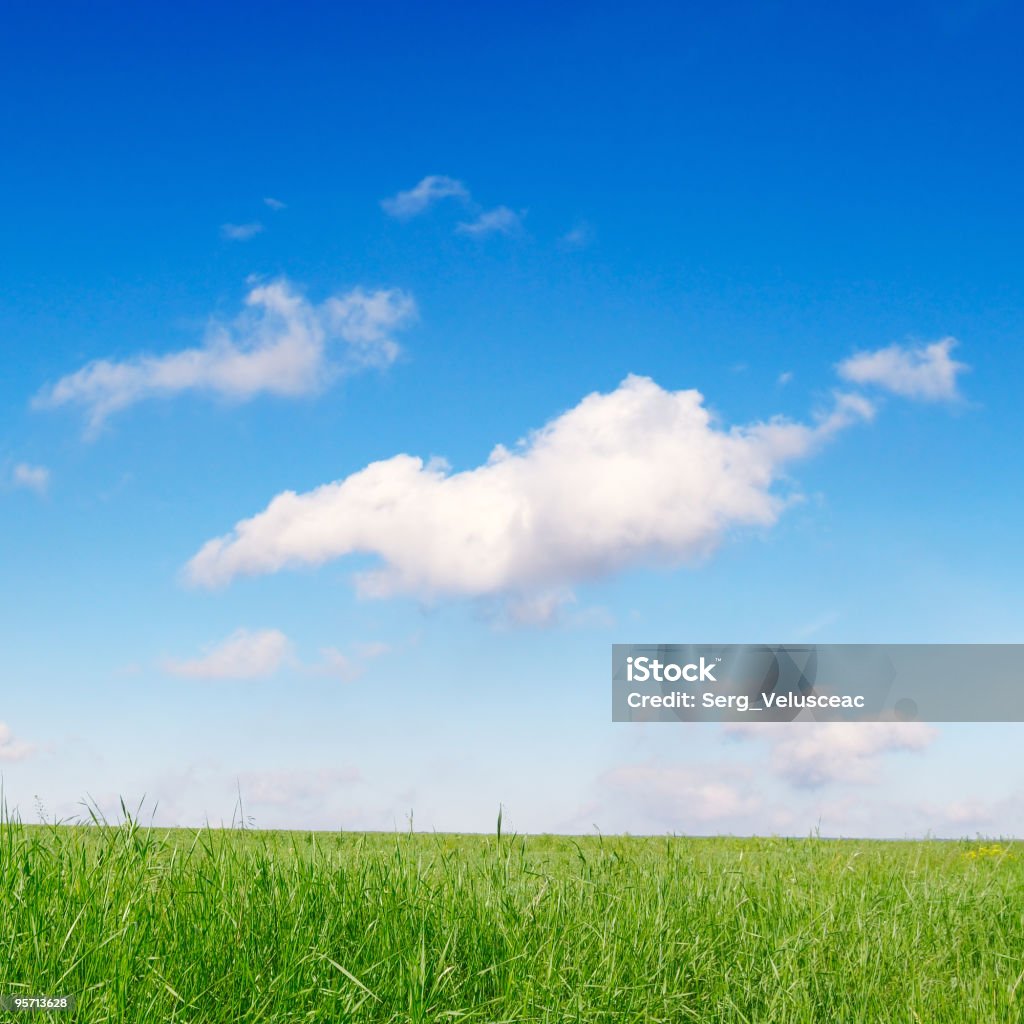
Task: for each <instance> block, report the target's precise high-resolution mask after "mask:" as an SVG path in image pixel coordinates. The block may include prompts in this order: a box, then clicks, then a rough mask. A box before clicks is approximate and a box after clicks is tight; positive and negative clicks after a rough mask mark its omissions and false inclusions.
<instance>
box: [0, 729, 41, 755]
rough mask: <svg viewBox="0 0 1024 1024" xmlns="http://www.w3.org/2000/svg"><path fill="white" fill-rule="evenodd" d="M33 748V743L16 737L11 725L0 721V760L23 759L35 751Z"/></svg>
mask: <svg viewBox="0 0 1024 1024" xmlns="http://www.w3.org/2000/svg"><path fill="white" fill-rule="evenodd" d="M35 749H36V748H35V746H33V744H31V743H25V742H23V741H22V740H19V739H16V738H15V736H14V734H13V733H12V732H11V727H10V726H9V725H8V724H7V723H6V722H0V761H24V760H25V758H26V757H29V756H30V755H31V754H33V753H35Z"/></svg>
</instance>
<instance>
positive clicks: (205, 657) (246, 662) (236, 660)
mask: <svg viewBox="0 0 1024 1024" xmlns="http://www.w3.org/2000/svg"><path fill="white" fill-rule="evenodd" d="M290 654H291V641H289V639H288V637H286V636H285V635H284V633H282V632H281V631H280V630H279V629H260V630H248V629H236V630H235V632H234V633H232V634H231V635H230V636H229V637H228V638H227V639H226V640H222V641H221V642H220V643H219V644H217V645H215V646H214V647H211V648H209V649H208V650H207V651H206V652H205V653H204V654H202V655H201V656H200V657H198V658H190V659H186V660H183V661H178V660H173V659H169V660H167V661H165V662H164V666H163V667H164V670H165V671H167V672H169V673H170V674H171V675H174V676H181V677H182V678H185V679H266V678H267V677H268V676H272V675H273V674H274V673H275V672H277V670H278V669H279V668H280V667H281V665H282V664H283V663H284V661H285V659H286V658H287V657H288V656H289V655H290Z"/></svg>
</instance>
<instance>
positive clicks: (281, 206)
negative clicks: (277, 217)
mask: <svg viewBox="0 0 1024 1024" xmlns="http://www.w3.org/2000/svg"><path fill="white" fill-rule="evenodd" d="M263 203H264V205H265V206H269V207H270V209H272V210H274V211H277V210H286V209H287V208H288V204H287V203H282V202H281V200H280V199H274V197H273V196H266V197H265V198H264V200H263Z"/></svg>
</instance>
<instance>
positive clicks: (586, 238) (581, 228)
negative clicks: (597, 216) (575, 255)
mask: <svg viewBox="0 0 1024 1024" xmlns="http://www.w3.org/2000/svg"><path fill="white" fill-rule="evenodd" d="M593 240H594V229H593V228H592V227H591V226H590V225H589V224H588V223H587V222H586V221H583V222H581V223H579V224H577V225H576V226H575V227H574V228H572V229H571V230H569V231H566V233H565V234H564V235H562V237H561V238H560V239H559V240H558V244H559V246H561V248H563V249H572V250H578V249H585V248H586V247H587V246H588V245H590V244H591V242H593Z"/></svg>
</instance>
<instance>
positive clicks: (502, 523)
mask: <svg viewBox="0 0 1024 1024" xmlns="http://www.w3.org/2000/svg"><path fill="white" fill-rule="evenodd" d="M872 413H873V408H872V406H871V405H870V403H868V402H867V401H866V400H865V399H863V398H861V397H859V396H855V395H838V396H836V398H835V400H834V405H833V408H832V409H831V410H830V411H829V412H827V413H825V414H823V415H822V416H821V417H820V418H819V419H818V420H817V421H816V422H815V423H813V424H810V425H807V424H802V423H797V422H791V421H787V420H783V419H773V420H771V421H769V422H766V423H765V422H762V423H753V424H750V425H748V426H740V427H733V428H731V429H728V428H722V427H719V426H718V425H717V424H716V423H715V422H714V420H713V417H712V415H711V413H710V412H709V411H708V410H707V408H706V407H705V405H704V398H703V396H702V395H701V394H700V393H699V392H697V391H692V390H691V391H675V392H672V391H665V390H663V389H662V388H660V387H659V386H658V385H657V384H656V383H655V382H654V381H652V380H650V379H648V378H645V377H635V376H631V377H628V378H627V379H626V380H624V381H623V382H622V384H621V385H620V386H619V387H618V388H617V389H616V390H615V391H613V392H611V393H610V394H597V393H595V394H591V395H589V396H588V397H586V398H585V399H584V400H583V401H582V402H580V404H579V405H577V406H576V407H575V408H574V409H571V410H569V411H568V412H566V413H564V414H563V415H561V416H559V417H557V418H556V419H554V420H552V421H551V422H549V423H548V424H547V425H546V426H544V427H542V428H541V429H540V430H538V431H536V432H534V433H533V434H531V435H530V437H529V438H527V439H526V440H525V441H522V442H520V443H519V445H518V446H517V448H516V450H515V451H510V450H508V449H507V448H505V447H503V446H501V445H499V446H498V447H497V448H495V449H494V451H493V452H492V453H491V456H490V458H489V459H488V460H487V462H486V463H485V464H484V465H482V466H479V467H477V468H476V469H472V470H467V471H465V472H460V473H451V472H449V471H448V469H447V467H446V466H445V465H444V464H443V463H442V462H439V461H437V460H433V461H430V462H426V463H425V462H424V461H423V460H422V459H419V458H415V457H413V456H411V455H397V456H395V457H393V458H391V459H387V460H384V461H381V462H375V463H373V464H372V465H370V466H368V467H366V468H365V469H363V470H361V471H359V472H357V473H353V474H352V475H351V476H349V477H347V478H345V479H343V480H339V481H337V482H335V483H330V484H326V485H324V486H322V487H319V488H317V489H316V490H313V491H310V492H307V493H305V494H295V493H292V492H287V493H284V494H280V495H278V496H277V497H276V498H275V499H274V500H273V501H271V503H270V504H269V505H268V507H267V508H266V509H265V511H263V512H261V513H259V514H258V515H256V516H254V517H253V518H251V519H246V520H244V521H242V522H240V523H238V524H237V525H236V526H235V529H234V530H233V531H232V532H231V533H230V534H228V535H227V536H224V537H220V538H217V539H215V540H211V541H209V542H208V543H207V544H206V545H204V547H203V548H202V549H201V550H200V551H199V552H198V553H197V554H196V555H195V557H194V558H193V559H192V560H191V562H190V563H189V564H188V567H187V575H188V577H189V578H190V579H191V580H192V581H193V582H194V583H197V584H200V585H204V586H217V585H222V584H226V583H228V582H230V581H231V580H232V579H234V578H235V577H236V576H240V575H247V574H258V573H269V572H276V571H278V570H281V569H283V568H285V567H288V566H297V565H317V564H320V563H323V562H327V561H329V560H331V559H335V558H339V557H342V556H344V555H348V554H354V553H356V552H361V553H372V554H375V555H377V556H378V557H379V558H380V560H381V561H382V562H383V566H382V567H381V568H380V569H379V570H376V571H371V572H369V573H365V574H363V575H362V576H360V577H358V580H357V582H358V586H359V589H360V590H361V592H362V593H364V594H365V595H368V596H372V597H384V596H388V595H391V594H398V593H410V594H417V595H421V596H427V597H430V596H434V595H462V596H472V597H484V596H493V595H503V596H505V597H507V598H509V599H511V601H512V602H513V604H515V605H516V607H518V608H520V610H521V611H522V609H525V616H526V617H527V618H529V617H530V615H532V614H536V613H537V612H538V610H539V611H540V612H543V611H544V610H545V609H549V610H550V608H551V607H557V606H558V604H559V603H564V601H565V599H566V598H565V596H564V590H565V588H568V587H570V586H571V585H572V584H574V583H577V582H579V581H582V580H586V579H589V578H592V577H598V576H603V575H607V574H610V573H613V572H615V571H617V570H619V569H623V568H626V567H629V566H633V565H638V564H666V563H669V564H671V563H681V562H685V561H687V560H692V559H698V558H700V557H702V556H704V555H707V554H708V553H710V552H711V551H712V550H713V549H714V548H715V547H716V545H717V544H719V543H720V541H721V540H722V538H723V537H724V536H725V535H726V534H727V533H728V532H729V531H730V530H731V529H733V528H735V527H741V526H770V525H771V524H773V523H774V522H775V521H776V519H777V518H778V516H779V515H780V513H781V511H782V509H783V508H784V507H785V505H786V498H785V497H784V496H780V495H778V494H777V493H775V491H774V489H773V485H774V484H775V483H776V482H777V481H778V480H779V478H780V476H781V475H782V473H783V472H784V469H785V468H786V467H787V466H788V465H789V463H791V462H792V461H794V460H796V459H799V458H803V457H805V456H807V455H809V454H810V453H812V452H813V451H815V450H816V449H817V448H819V447H820V446H821V445H822V444H823V443H825V442H826V441H827V440H828V439H829V438H830V437H831V436H832V435H833V434H835V433H836V432H837V431H839V430H842V429H844V428H846V427H848V426H850V425H851V424H853V423H856V422H860V421H862V420H864V419H866V418H870V416H871V415H872ZM538 594H540V595H543V594H553V595H555V596H554V597H552V598H551V599H550V600H548V599H546V598H543V597H541V598H540V599H539V604H538V601H537V600H533V601H528V602H526V604H525V605H523V604H521V603H519V599H520V598H522V597H524V596H526V597H530V596H532V595H538Z"/></svg>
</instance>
